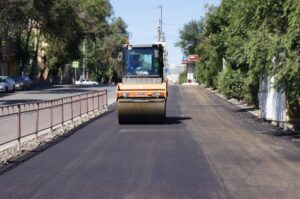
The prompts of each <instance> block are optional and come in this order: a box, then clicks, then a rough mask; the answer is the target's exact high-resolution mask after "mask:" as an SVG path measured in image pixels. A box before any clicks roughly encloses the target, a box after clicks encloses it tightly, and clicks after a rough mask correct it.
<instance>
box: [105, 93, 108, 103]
mask: <svg viewBox="0 0 300 199" xmlns="http://www.w3.org/2000/svg"><path fill="white" fill-rule="evenodd" d="M105 98H106V101H105V106H106V107H107V103H108V102H107V100H108V97H107V89H106V90H105Z"/></svg>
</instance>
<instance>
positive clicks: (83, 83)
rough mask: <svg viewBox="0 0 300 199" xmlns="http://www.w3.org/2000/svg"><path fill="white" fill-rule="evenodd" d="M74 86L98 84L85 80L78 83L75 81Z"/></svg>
mask: <svg viewBox="0 0 300 199" xmlns="http://www.w3.org/2000/svg"><path fill="white" fill-rule="evenodd" d="M75 84H76V85H89V86H96V85H99V83H98V82H96V81H90V80H87V79H80V80H79V81H76V82H75Z"/></svg>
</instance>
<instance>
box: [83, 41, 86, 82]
mask: <svg viewBox="0 0 300 199" xmlns="http://www.w3.org/2000/svg"><path fill="white" fill-rule="evenodd" d="M82 52H83V59H82V78H83V79H85V72H86V39H83V46H82Z"/></svg>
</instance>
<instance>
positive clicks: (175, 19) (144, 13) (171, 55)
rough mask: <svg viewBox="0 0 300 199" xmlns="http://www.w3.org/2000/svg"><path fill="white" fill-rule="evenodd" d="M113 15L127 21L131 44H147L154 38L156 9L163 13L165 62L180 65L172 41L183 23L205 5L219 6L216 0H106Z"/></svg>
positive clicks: (201, 13) (198, 14)
mask: <svg viewBox="0 0 300 199" xmlns="http://www.w3.org/2000/svg"><path fill="white" fill-rule="evenodd" d="M110 3H111V5H112V7H113V10H114V16H115V17H122V18H123V20H124V21H125V23H126V24H127V26H128V28H127V30H128V32H129V33H130V38H129V41H130V42H131V43H138V44H148V43H153V42H155V41H157V25H158V20H159V18H160V8H159V6H160V5H162V12H163V17H162V18H163V32H165V35H166V44H167V51H168V60H169V65H179V64H181V59H182V56H183V54H182V52H181V50H180V48H178V47H175V46H174V44H175V43H176V42H177V41H178V40H179V31H180V30H181V29H182V28H183V26H184V24H186V23H188V22H190V21H191V20H194V19H196V20H198V19H200V18H201V17H203V16H204V14H205V5H206V4H212V5H219V4H220V0H110Z"/></svg>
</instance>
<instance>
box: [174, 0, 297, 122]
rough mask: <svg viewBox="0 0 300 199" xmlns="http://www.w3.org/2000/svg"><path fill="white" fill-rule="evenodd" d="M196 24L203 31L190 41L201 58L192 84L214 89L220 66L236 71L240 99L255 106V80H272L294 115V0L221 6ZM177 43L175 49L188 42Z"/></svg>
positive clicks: (229, 1) (232, 1) (228, 1)
mask: <svg viewBox="0 0 300 199" xmlns="http://www.w3.org/2000/svg"><path fill="white" fill-rule="evenodd" d="M200 22H202V23H203V24H204V26H205V29H204V31H203V32H202V33H199V34H198V35H196V36H195V37H194V39H195V40H197V45H196V46H197V47H196V52H197V54H198V55H199V57H200V58H201V59H200V62H199V63H198V64H197V69H196V70H197V79H198V81H200V82H202V83H205V84H207V85H209V86H213V87H217V85H218V84H217V81H216V79H217V76H218V73H219V72H220V71H221V70H222V65H225V66H226V67H227V68H229V69H230V70H234V71H236V73H239V72H238V71H240V73H241V75H242V76H243V83H242V88H243V92H242V93H243V98H244V99H245V100H246V101H248V102H251V103H254V104H257V93H258V85H259V79H260V77H261V76H265V77H269V78H271V77H275V80H276V87H277V88H278V89H279V88H282V87H284V88H285V90H286V94H287V99H288V103H289V109H290V113H291V115H293V116H295V114H299V112H298V113H297V110H299V107H300V89H299V88H300V2H299V1H298V0H265V1H261V0H253V1H247V0H239V1H236V0H222V1H221V4H220V5H219V6H218V7H211V6H209V7H208V12H207V14H206V15H205V17H204V20H203V19H201V20H199V21H198V23H200ZM180 34H181V35H184V34H183V33H182V32H181V33H180ZM199 38H200V39H199ZM180 39H181V40H180V42H179V43H185V42H187V41H189V40H191V39H188V40H187V39H186V38H184V37H180ZM181 47H182V50H185V49H186V48H183V46H181ZM189 53H193V51H190V52H189ZM224 63H225V64H224Z"/></svg>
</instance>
